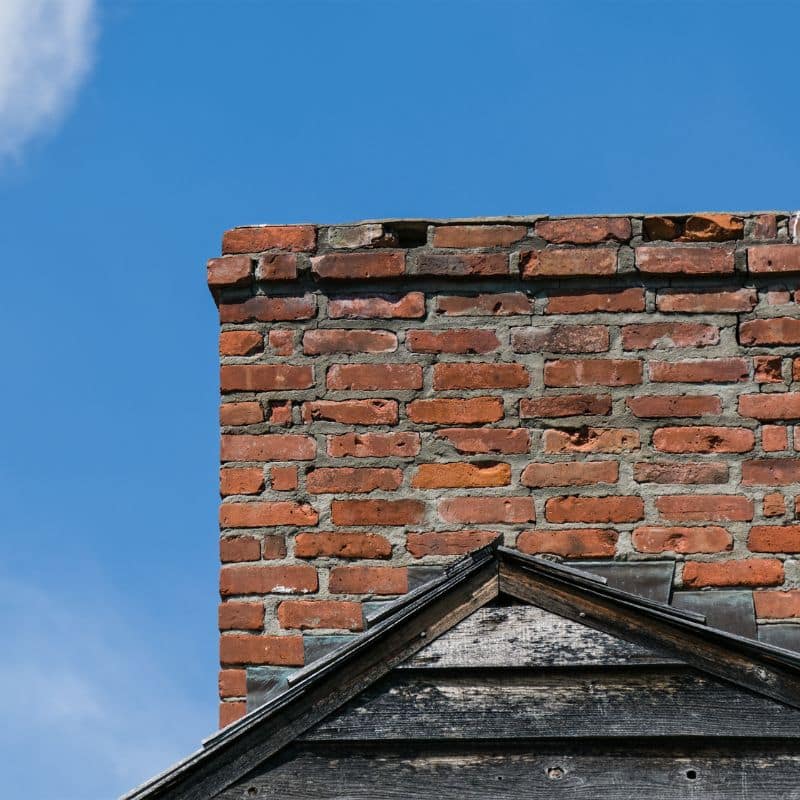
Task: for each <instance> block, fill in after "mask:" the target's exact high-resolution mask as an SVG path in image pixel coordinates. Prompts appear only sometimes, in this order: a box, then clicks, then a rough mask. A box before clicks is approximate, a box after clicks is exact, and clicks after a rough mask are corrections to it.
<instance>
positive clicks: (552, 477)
mask: <svg viewBox="0 0 800 800" xmlns="http://www.w3.org/2000/svg"><path fill="white" fill-rule="evenodd" d="M618 477H619V465H618V464H617V462H616V461H558V462H554V463H550V464H537V463H534V464H528V466H527V467H525V469H524V470H523V471H522V476H521V478H520V482H521V483H522V485H523V486H531V487H533V488H535V489H540V488H543V487H548V486H590V485H592V484H596V483H616V482H617V479H618Z"/></svg>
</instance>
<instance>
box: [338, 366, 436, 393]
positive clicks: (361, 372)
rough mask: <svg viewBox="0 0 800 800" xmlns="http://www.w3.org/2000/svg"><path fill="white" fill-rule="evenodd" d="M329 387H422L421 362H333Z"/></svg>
mask: <svg viewBox="0 0 800 800" xmlns="http://www.w3.org/2000/svg"><path fill="white" fill-rule="evenodd" d="M327 381H328V388H329V389H344V390H359V391H375V390H380V389H421V388H422V367H421V366H420V365H419V364H333V365H332V366H331V367H329V368H328V377H327Z"/></svg>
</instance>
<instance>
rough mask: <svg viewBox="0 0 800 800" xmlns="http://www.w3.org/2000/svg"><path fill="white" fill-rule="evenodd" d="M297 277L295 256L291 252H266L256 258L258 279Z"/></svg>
mask: <svg viewBox="0 0 800 800" xmlns="http://www.w3.org/2000/svg"><path fill="white" fill-rule="evenodd" d="M296 277H297V256H295V255H293V254H291V253H267V254H266V255H263V256H261V258H259V259H258V263H257V264H256V279H257V280H259V281H292V280H294V279H295V278H296Z"/></svg>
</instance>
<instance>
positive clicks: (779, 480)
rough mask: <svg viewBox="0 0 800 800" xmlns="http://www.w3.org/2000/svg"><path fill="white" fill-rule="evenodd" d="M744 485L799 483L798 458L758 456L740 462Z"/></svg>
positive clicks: (799, 468) (799, 460)
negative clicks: (752, 459)
mask: <svg viewBox="0 0 800 800" xmlns="http://www.w3.org/2000/svg"><path fill="white" fill-rule="evenodd" d="M742 483H743V484H744V485H745V486H788V485H789V484H791V483H800V459H796V458H758V459H755V460H754V461H745V462H743V463H742Z"/></svg>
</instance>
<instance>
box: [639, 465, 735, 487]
mask: <svg viewBox="0 0 800 800" xmlns="http://www.w3.org/2000/svg"><path fill="white" fill-rule="evenodd" d="M633 479H634V480H635V481H637V482H638V483H675V484H694V483H698V484H700V483H727V482H728V465H727V464H724V463H721V462H718V461H700V462H698V461H666V462H664V461H661V462H654V461H650V462H644V461H639V462H637V463H636V464H634V465H633Z"/></svg>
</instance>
